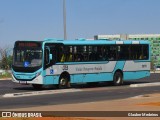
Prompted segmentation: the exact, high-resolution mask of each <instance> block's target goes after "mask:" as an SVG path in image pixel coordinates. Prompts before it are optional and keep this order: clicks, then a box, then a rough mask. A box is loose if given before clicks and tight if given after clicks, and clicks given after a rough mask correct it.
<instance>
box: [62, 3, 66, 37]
mask: <svg viewBox="0 0 160 120" xmlns="http://www.w3.org/2000/svg"><path fill="white" fill-rule="evenodd" d="M63 27H64V28H63V29H64V40H66V39H67V31H66V0H63Z"/></svg>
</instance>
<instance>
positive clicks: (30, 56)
mask: <svg viewBox="0 0 160 120" xmlns="http://www.w3.org/2000/svg"><path fill="white" fill-rule="evenodd" d="M150 49H151V48H150V44H149V42H148V41H145V40H140V41H136V40H85V39H80V40H60V39H51V38H48V39H45V40H44V41H16V42H15V45H14V50H13V64H12V78H13V79H12V81H13V82H15V83H20V84H31V85H32V86H33V87H34V88H35V89H41V88H42V87H43V86H45V85H55V86H57V87H58V88H68V87H70V85H71V84H73V83H74V84H75V83H78V84H80V83H99V82H108V81H111V82H112V83H113V85H116V86H118V85H122V84H123V82H124V81H126V80H136V79H140V78H144V77H147V76H150V54H151V53H150V51H151V50H150Z"/></svg>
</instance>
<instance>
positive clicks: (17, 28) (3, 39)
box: [0, 0, 160, 48]
mask: <svg viewBox="0 0 160 120" xmlns="http://www.w3.org/2000/svg"><path fill="white" fill-rule="evenodd" d="M66 19H67V20H66V23H67V39H77V38H86V39H93V37H94V35H104V34H158V33H160V0H66ZM63 36H64V34H63V0H0V48H4V47H6V46H13V45H14V42H15V41H16V40H43V39H45V38H63Z"/></svg>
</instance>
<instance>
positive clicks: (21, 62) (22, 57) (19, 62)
mask: <svg viewBox="0 0 160 120" xmlns="http://www.w3.org/2000/svg"><path fill="white" fill-rule="evenodd" d="M13 56H14V58H13V65H14V66H15V67H26V68H27V67H39V66H41V65H42V50H41V49H36V48H34V49H33V48H23V49H17V48H15V49H14V55H13Z"/></svg>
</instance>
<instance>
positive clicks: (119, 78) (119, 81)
mask: <svg viewBox="0 0 160 120" xmlns="http://www.w3.org/2000/svg"><path fill="white" fill-rule="evenodd" d="M113 84H114V85H116V86H118V85H122V84H123V76H122V73H121V72H116V73H115V74H114V77H113Z"/></svg>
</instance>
